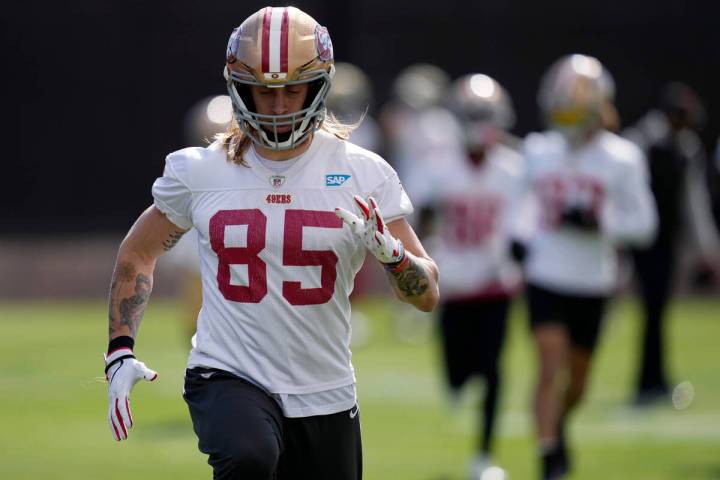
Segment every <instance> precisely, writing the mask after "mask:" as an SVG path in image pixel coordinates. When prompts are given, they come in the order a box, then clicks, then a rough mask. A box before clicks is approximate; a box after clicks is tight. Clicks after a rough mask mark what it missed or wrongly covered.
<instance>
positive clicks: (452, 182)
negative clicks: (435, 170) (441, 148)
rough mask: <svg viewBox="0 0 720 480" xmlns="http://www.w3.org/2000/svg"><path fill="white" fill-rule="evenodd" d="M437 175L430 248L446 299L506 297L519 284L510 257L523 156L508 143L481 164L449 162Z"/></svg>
mask: <svg viewBox="0 0 720 480" xmlns="http://www.w3.org/2000/svg"><path fill="white" fill-rule="evenodd" d="M448 163H449V164H447V166H446V168H445V169H444V171H443V175H438V176H436V177H435V179H434V180H435V182H434V188H433V200H432V202H431V203H432V205H433V209H434V211H435V222H434V223H435V228H434V229H433V230H434V235H433V239H432V242H430V243H429V250H430V253H431V255H432V257H433V259H434V260H435V262H436V263H437V265H438V269H439V270H440V272H441V276H442V283H441V284H440V295H441V298H442V300H443V301H448V300H470V299H489V298H498V297H507V296H509V295H512V294H513V293H514V292H515V290H516V289H517V288H518V287H519V283H520V272H519V271H518V268H517V265H515V263H514V262H512V261H511V260H510V255H509V250H510V248H509V246H510V245H509V244H510V236H511V228H512V226H513V220H514V218H515V217H516V215H517V214H518V210H519V209H518V207H519V206H520V204H521V202H522V200H523V198H524V191H523V187H524V175H523V160H522V157H521V156H520V154H518V153H517V152H515V151H514V150H511V149H510V148H508V147H506V146H504V145H498V146H496V147H495V148H493V149H492V150H491V151H490V152H489V153H488V156H487V158H486V160H485V162H484V163H483V165H481V166H480V167H476V166H473V165H472V164H471V163H470V161H469V160H467V159H466V158H459V159H457V161H453V162H448Z"/></svg>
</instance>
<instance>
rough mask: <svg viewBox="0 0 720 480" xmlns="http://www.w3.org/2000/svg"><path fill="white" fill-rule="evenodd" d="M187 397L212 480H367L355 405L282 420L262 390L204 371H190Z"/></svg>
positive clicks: (187, 372)
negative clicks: (363, 478)
mask: <svg viewBox="0 0 720 480" xmlns="http://www.w3.org/2000/svg"><path fill="white" fill-rule="evenodd" d="M183 397H184V398H185V402H186V403H187V404H188V408H189V409H190V416H191V417H192V422H193V428H194V430H195V434H196V435H197V437H198V448H199V449H200V451H201V452H203V453H205V454H206V455H208V463H209V464H210V466H211V467H212V468H213V479H216V480H240V479H242V480H286V479H317V480H338V479H342V480H360V479H361V478H362V445H361V438H360V415H359V413H358V410H357V406H356V407H355V408H353V409H351V410H348V411H344V412H339V413H335V414H332V415H319V416H314V417H304V418H285V417H284V416H283V414H282V410H281V409H280V406H279V405H278V404H277V402H276V401H275V399H273V398H272V397H271V396H270V395H269V394H268V393H266V392H265V391H264V390H262V389H261V388H259V387H257V386H255V385H253V384H251V383H249V382H247V381H245V380H243V379H241V378H239V377H236V376H235V375H232V374H230V373H228V372H225V371H222V370H215V369H205V368H193V369H190V370H187V371H186V373H185V391H184V394H183Z"/></svg>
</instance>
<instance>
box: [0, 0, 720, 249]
mask: <svg viewBox="0 0 720 480" xmlns="http://www.w3.org/2000/svg"><path fill="white" fill-rule="evenodd" d="M293 4H294V5H296V6H298V7H300V8H302V9H304V10H306V11H307V12H308V13H310V14H311V15H313V16H314V17H315V18H316V19H317V20H318V21H319V22H320V23H322V24H324V25H326V26H327V27H328V28H329V30H330V33H331V36H332V38H333V43H334V46H335V53H336V58H337V59H338V60H343V61H350V62H353V63H356V64H358V65H359V66H361V67H363V68H365V69H366V70H367V71H368V72H369V74H370V76H371V78H372V80H373V82H374V86H375V89H376V96H377V97H378V102H377V103H378V104H379V103H381V102H382V101H384V100H386V99H387V97H388V91H389V86H390V84H391V82H392V79H393V77H394V76H395V75H396V74H397V73H398V72H399V71H400V70H401V69H402V68H403V67H405V66H407V65H409V64H411V63H414V62H419V61H424V62H431V63H435V64H437V65H439V66H441V67H443V68H444V69H446V70H447V71H448V72H449V73H450V74H451V75H452V76H453V77H457V76H459V75H462V74H464V73H468V72H471V71H477V72H484V73H487V74H489V75H492V76H494V77H495V78H496V79H497V80H499V81H500V82H501V83H502V84H504V85H505V86H506V88H507V89H508V90H509V92H510V93H511V95H512V96H513V98H514V102H515V105H516V109H517V111H518V119H519V121H518V124H517V126H516V128H515V132H516V133H518V134H524V133H526V132H528V131H530V130H533V129H538V128H540V127H541V126H540V125H539V122H538V117H537V113H536V106H535V90H536V88H537V84H538V82H539V79H540V76H541V75H542V72H543V71H544V69H545V68H546V67H547V66H548V65H549V64H550V63H551V62H552V61H553V60H555V59H556V58H557V57H559V56H560V55H563V54H566V53H571V52H581V53H588V54H592V55H595V56H597V57H598V58H600V60H601V61H603V62H604V63H605V65H606V66H607V67H608V69H609V70H610V71H611V72H612V73H613V75H614V77H615V80H616V82H617V84H618V97H617V100H618V108H619V111H620V113H621V116H622V118H623V121H624V123H625V124H627V123H628V122H631V121H633V120H635V119H636V118H637V117H638V116H639V115H640V114H641V113H642V112H643V111H644V110H645V109H646V108H647V107H648V106H650V105H651V104H652V102H653V100H654V98H655V96H656V94H657V92H658V90H659V88H660V86H661V85H662V83H663V82H665V81H668V80H684V81H686V82H688V83H689V84H691V85H692V86H694V87H695V88H696V89H697V90H698V91H699V93H700V94H701V95H702V97H703V98H704V99H705V100H706V105H707V107H708V110H709V113H710V120H709V123H708V125H707V127H706V130H705V133H704V139H705V141H706V144H707V146H708V148H711V147H713V146H714V142H715V139H717V136H718V133H719V132H720V34H719V33H718V26H717V23H716V19H717V18H718V17H717V15H716V14H715V12H714V11H713V8H712V5H713V2H710V1H708V2H683V1H678V0H665V1H663V0H658V1H651V0H638V1H631V0H626V1H616V0H609V1H598V0H585V1H577V0H575V1H567V0H564V1H560V2H538V1H532V0H502V1H483V2H479V1H475V2H471V1H453V0H444V1H441V2H430V1H426V0H425V1H423V0H401V1H396V2H391V1H380V0H364V1H354V0H353V1H345V2H340V1H337V2H330V1H325V2H323V1H312V0H308V1H297V2H293ZM265 5H266V2H264V1H263V2H259V1H254V0H244V1H237V0H235V1H232V2H230V1H219V0H212V1H209V0H206V1H199V0H175V1H166V2H160V1H134V0H132V1H123V2H120V1H109V0H74V1H72V2H62V1H52V2H51V1H25V2H11V3H7V4H6V5H4V6H3V11H2V14H0V15H1V16H0V45H1V47H0V62H2V75H0V101H2V116H1V118H2V120H1V121H2V125H1V126H0V127H1V128H0V132H1V133H0V135H2V139H3V141H2V144H1V147H0V148H2V170H0V171H2V172H3V173H2V188H0V212H1V213H2V216H3V218H2V220H1V221H0V234H39V235H40V234H48V233H84V232H87V233H98V232H117V231H123V230H126V229H127V228H128V227H129V225H130V224H131V222H132V221H133V220H134V218H135V217H136V216H137V215H138V213H139V212H140V211H141V210H142V209H143V208H144V207H145V206H147V205H148V204H149V203H150V202H151V196H150V185H151V184H152V181H153V180H154V178H155V177H157V176H158V175H160V174H161V172H162V166H163V159H164V156H165V155H166V154H167V153H168V152H169V151H172V150H174V149H177V148H180V147H182V146H183V143H182V125H183V116H184V114H185V112H186V110H187V109H188V108H189V107H190V106H191V105H192V104H193V103H194V102H195V101H197V100H198V99H200V98H202V97H204V96H207V95H210V94H221V93H224V83H223V80H222V76H221V70H222V63H223V58H224V52H225V45H226V42H227V37H228V35H229V33H230V31H231V30H232V28H233V27H234V26H236V25H238V24H239V23H240V22H241V21H242V20H243V19H244V18H245V17H247V16H248V15H249V14H251V13H252V12H254V11H255V10H257V9H258V8H260V7H262V6H265Z"/></svg>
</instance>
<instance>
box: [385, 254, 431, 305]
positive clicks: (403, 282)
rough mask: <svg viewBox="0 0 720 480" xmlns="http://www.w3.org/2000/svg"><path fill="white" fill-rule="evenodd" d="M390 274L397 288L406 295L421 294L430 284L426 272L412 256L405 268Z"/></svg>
mask: <svg viewBox="0 0 720 480" xmlns="http://www.w3.org/2000/svg"><path fill="white" fill-rule="evenodd" d="M390 275H391V276H392V277H393V278H394V279H395V285H397V288H398V289H399V290H400V291H401V292H402V293H403V294H404V295H405V296H407V297H413V296H418V295H422V294H423V293H425V292H426V291H427V289H428V287H429V286H430V280H429V279H428V275H427V272H426V271H425V269H424V268H423V267H422V266H421V265H419V264H418V263H417V261H416V260H415V259H414V258H410V264H409V265H408V266H407V268H406V269H405V270H403V271H402V272H399V273H391V274H390Z"/></svg>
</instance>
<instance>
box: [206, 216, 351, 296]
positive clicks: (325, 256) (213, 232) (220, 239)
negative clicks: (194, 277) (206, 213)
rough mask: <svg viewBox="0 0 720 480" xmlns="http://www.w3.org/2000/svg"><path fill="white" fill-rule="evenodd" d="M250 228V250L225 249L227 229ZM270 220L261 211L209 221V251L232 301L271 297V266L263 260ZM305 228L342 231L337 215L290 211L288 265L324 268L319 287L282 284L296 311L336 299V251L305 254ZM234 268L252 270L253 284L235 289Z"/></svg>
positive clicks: (285, 238)
mask: <svg viewBox="0 0 720 480" xmlns="http://www.w3.org/2000/svg"><path fill="white" fill-rule="evenodd" d="M229 225H247V246H245V247H226V246H225V227H226V226H229ZM266 227H267V217H266V216H265V215H264V214H263V213H262V212H261V211H260V210H258V209H247V210H220V211H219V212H217V213H216V214H215V215H213V217H212V218H211V219H210V246H211V247H212V249H213V251H214V252H215V253H216V254H217V256H218V273H217V281H218V288H219V289H220V292H221V293H222V294H223V296H224V297H225V298H226V299H227V300H231V301H234V302H242V303H258V302H260V301H261V300H262V299H263V298H265V295H267V265H266V264H265V262H264V261H263V260H262V259H261V258H260V257H259V254H260V252H262V251H263V249H264V248H265V236H266ZM303 227H322V228H342V220H340V219H339V218H338V217H337V216H336V215H335V213H334V212H322V211H316V210H286V211H285V231H284V235H283V265H288V266H319V267H320V287H318V288H302V286H301V284H300V282H297V281H287V280H286V281H283V285H282V294H283V297H284V298H285V300H287V301H288V303H290V304H291V305H318V304H322V303H326V302H327V301H329V300H330V298H332V296H333V293H334V291H335V279H336V278H337V270H336V269H335V265H336V264H337V261H338V258H337V255H335V253H334V252H333V251H332V250H303V249H302V233H303V232H302V229H303ZM230 265H247V268H248V284H247V285H233V284H231V283H230Z"/></svg>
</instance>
